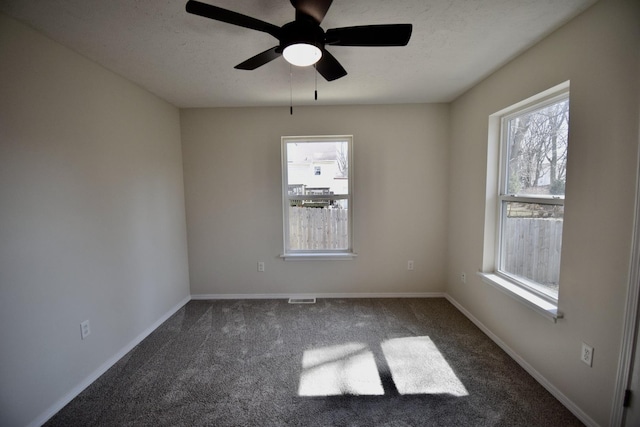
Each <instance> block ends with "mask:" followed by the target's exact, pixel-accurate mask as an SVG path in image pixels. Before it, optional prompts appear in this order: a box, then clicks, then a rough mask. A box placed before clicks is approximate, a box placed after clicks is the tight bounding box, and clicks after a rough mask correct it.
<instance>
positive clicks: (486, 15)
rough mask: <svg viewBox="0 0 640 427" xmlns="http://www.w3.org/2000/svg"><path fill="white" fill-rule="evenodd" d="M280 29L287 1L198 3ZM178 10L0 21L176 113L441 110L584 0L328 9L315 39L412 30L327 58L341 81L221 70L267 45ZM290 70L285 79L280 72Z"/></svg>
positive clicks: (96, 4)
mask: <svg viewBox="0 0 640 427" xmlns="http://www.w3.org/2000/svg"><path fill="white" fill-rule="evenodd" d="M202 1H203V2H207V3H210V4H213V5H216V6H219V7H223V8H227V9H231V10H234V11H236V12H240V13H243V14H246V15H249V16H253V17H255V18H258V19H261V20H263V21H267V22H270V23H272V24H275V25H278V26H281V25H283V24H285V23H287V22H289V21H292V20H293V19H294V9H293V7H292V6H291V4H290V2H289V1H288V0H246V1H233V0H202ZM185 3H186V0H184V1H182V0H109V1H105V0H0V11H1V12H3V13H6V14H7V15H9V16H12V17H14V18H16V19H18V20H20V21H22V22H25V23H27V24H28V25H30V26H31V27H33V28H35V29H37V30H38V31H40V32H42V33H44V34H46V35H47V36H49V37H50V38H52V39H54V40H56V41H58V42H60V43H62V44H63V45H65V46H67V47H69V48H71V49H73V50H75V51H77V52H79V53H80V54H82V55H84V56H86V57H88V58H90V59H92V60H94V61H96V62H98V63H100V64H102V65H103V66H104V67H106V68H108V69H110V70H113V71H114V72H116V73H118V74H120V75H122V76H124V77H126V78H128V79H129V80H132V81H134V82H136V83H138V84H139V85H140V86H142V87H144V88H146V89H147V90H149V91H151V92H153V93H155V94H157V95H158V96H160V97H161V98H163V99H165V100H167V101H169V102H171V103H172V104H174V105H176V106H178V107H220V106H267V105H269V106H280V105H288V104H289V102H290V97H291V93H292V94H293V102H294V104H295V105H309V104H320V105H333V104H390V103H423V102H448V101H451V100H453V99H455V97H457V96H458V95H460V94H461V93H463V92H464V91H466V90H467V89H469V88H470V87H472V86H473V85H474V84H476V83H477V82H479V81H480V80H482V79H483V78H485V77H486V76H487V75H488V74H490V73H491V72H492V71H494V70H496V69H497V68H499V67H500V66H501V65H503V64H504V63H506V62H507V61H508V60H510V59H511V58H513V57H515V56H516V55H518V54H519V53H521V52H522V51H524V50H525V49H527V48H528V47H530V46H532V45H533V44H534V43H535V42H537V41H539V40H540V39H541V38H543V37H544V36H546V35H547V34H549V33H550V32H552V31H553V30H555V29H557V28H558V27H560V26H561V25H562V24H564V23H565V22H567V21H568V20H570V19H571V18H573V17H574V16H576V15H577V14H579V13H580V12H581V11H583V10H585V9H586V8H587V7H589V6H590V5H592V4H593V3H595V0H398V1H388V0H387V1H385V0H334V2H333V5H332V6H331V8H330V9H329V12H328V13H327V16H326V17H325V19H324V21H323V22H322V27H323V28H324V29H325V30H327V29H329V28H336V27H344V26H352V25H366V24H385V23H410V24H413V35H412V38H411V41H410V42H409V45H408V46H406V47H384V48H372V47H341V46H332V47H328V50H329V51H331V52H332V53H333V55H334V56H335V57H336V58H337V59H338V60H339V61H340V62H341V63H342V65H343V66H344V67H345V69H346V70H347V72H348V73H349V74H348V75H347V76H346V77H343V78H341V79H339V80H336V81H333V82H326V81H325V80H324V79H322V77H320V76H318V79H317V85H318V93H319V100H318V101H314V100H313V91H314V88H315V84H316V81H315V80H316V76H315V73H314V70H313V68H311V67H307V68H297V67H290V66H289V64H288V63H286V62H285V61H284V59H282V58H279V59H277V60H275V61H273V62H271V63H268V64H267V65H265V66H263V67H261V68H258V69H257V70H255V71H242V70H236V69H234V68H233V67H234V66H235V65H236V64H238V63H240V62H242V61H244V60H245V59H247V58H249V57H251V56H253V55H255V54H257V53H259V52H262V51H263V50H266V49H268V48H270V47H272V46H275V45H276V44H277V41H276V40H275V39H274V38H273V37H271V36H270V35H268V34H266V33H261V32H256V31H252V30H248V29H245V28H240V27H235V26H232V25H229V24H225V23H221V22H216V21H212V20H209V19H206V18H202V17H200V16H195V15H191V14H188V13H186V12H185ZM291 68H292V69H291Z"/></svg>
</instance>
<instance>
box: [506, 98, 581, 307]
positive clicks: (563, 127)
mask: <svg viewBox="0 0 640 427" xmlns="http://www.w3.org/2000/svg"><path fill="white" fill-rule="evenodd" d="M501 123H502V139H501V151H502V161H501V176H502V177H503V178H502V180H501V183H500V191H499V197H498V200H499V210H498V212H499V227H498V245H497V248H498V251H497V257H496V260H497V265H496V272H497V273H498V274H499V275H502V276H503V277H506V278H508V279H509V280H510V281H512V282H514V283H515V284H517V285H518V286H521V287H523V288H526V289H527V290H528V291H531V292H533V293H535V294H536V295H538V296H540V297H543V298H545V299H547V300H550V301H557V299H558V287H559V274H560V252H561V248H562V225H563V218H564V189H565V182H566V165H567V148H568V128H569V94H568V92H567V93H563V94H562V95H560V96H557V97H555V98H552V99H549V100H547V101H545V102H543V103H538V104H535V105H533V106H530V107H529V108H526V109H521V110H519V111H517V112H514V113H512V114H510V115H508V116H505V117H503V118H502V122H501Z"/></svg>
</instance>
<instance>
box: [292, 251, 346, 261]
mask: <svg viewBox="0 0 640 427" xmlns="http://www.w3.org/2000/svg"><path fill="white" fill-rule="evenodd" d="M357 256H358V255H357V254H355V253H353V252H344V253H340V252H339V253H330V252H312V253H293V254H282V255H280V258H282V259H284V260H285V261H309V260H317V261H337V260H340V261H348V260H352V259H354V258H355V257H357Z"/></svg>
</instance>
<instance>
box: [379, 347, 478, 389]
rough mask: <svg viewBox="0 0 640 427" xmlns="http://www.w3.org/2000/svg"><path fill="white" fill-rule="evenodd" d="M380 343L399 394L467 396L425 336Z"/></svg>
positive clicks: (449, 368)
mask: <svg viewBox="0 0 640 427" xmlns="http://www.w3.org/2000/svg"><path fill="white" fill-rule="evenodd" d="M381 346H382V352H383V353H384V356H385V358H386V360H387V364H388V365H389V369H390V370H391V377H392V378H393V382H394V383H395V385H396V388H397V389H398V392H399V393H400V394H450V395H453V396H468V395H469V392H468V391H467V389H466V388H465V387H464V385H463V384H462V382H461V381H460V380H459V379H458V377H457V376H456V374H455V373H454V372H453V369H451V366H449V364H448V363H447V361H446V360H445V358H444V357H443V356H442V353H440V351H439V350H438V347H436V345H435V344H434V343H433V341H431V339H430V338H429V337H426V336H425V337H407V338H394V339H390V340H387V341H384V342H383V343H382V344H381Z"/></svg>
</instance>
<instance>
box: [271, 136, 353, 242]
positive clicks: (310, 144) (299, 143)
mask: <svg viewBox="0 0 640 427" xmlns="http://www.w3.org/2000/svg"><path fill="white" fill-rule="evenodd" d="M352 146H353V138H352V137H351V136H327V137H324V136H315V137H283V138H282V176H283V212H284V233H283V234H284V253H285V255H290V254H310V255H316V254H350V253H352V225H351V222H352V209H351V206H352V204H351V195H352V190H351V189H352V181H353V180H352V151H353V150H352Z"/></svg>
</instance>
